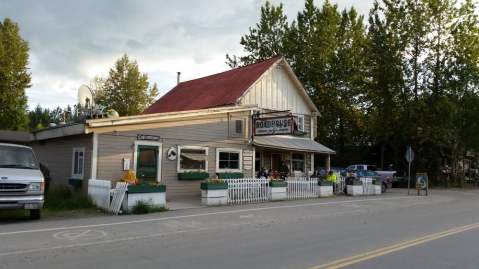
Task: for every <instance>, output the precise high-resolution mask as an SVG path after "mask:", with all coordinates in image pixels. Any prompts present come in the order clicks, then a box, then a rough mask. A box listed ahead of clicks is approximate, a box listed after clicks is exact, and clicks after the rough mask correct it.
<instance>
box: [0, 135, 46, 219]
mask: <svg viewBox="0 0 479 269" xmlns="http://www.w3.org/2000/svg"><path fill="white" fill-rule="evenodd" d="M44 189H45V180H44V178H43V175H42V173H41V171H40V166H39V164H38V161H37V158H36V157H35V154H34V153H33V150H32V148H30V147H27V146H22V145H14V144H3V143H0V210H5V209H25V210H29V211H30V217H31V218H32V219H39V218H40V216H41V209H42V207H43V202H44V196H43V194H44Z"/></svg>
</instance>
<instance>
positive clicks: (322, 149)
mask: <svg viewBox="0 0 479 269" xmlns="http://www.w3.org/2000/svg"><path fill="white" fill-rule="evenodd" d="M253 144H254V145H255V146H260V147H265V148H274V149H282V150H292V151H305V152H315V153H323V154H336V152H335V151H334V150H332V149H330V148H328V147H326V146H324V145H321V144H319V143H318V142H316V141H313V140H311V139H308V138H301V137H293V136H255V137H254V142H253Z"/></svg>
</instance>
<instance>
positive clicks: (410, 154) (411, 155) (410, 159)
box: [405, 146, 414, 195]
mask: <svg viewBox="0 0 479 269" xmlns="http://www.w3.org/2000/svg"><path fill="white" fill-rule="evenodd" d="M405 157H406V161H407V162H408V164H409V170H408V181H407V195H409V190H410V188H411V163H412V162H413V161H414V151H413V150H412V148H411V146H409V147H407V150H406V156H405Z"/></svg>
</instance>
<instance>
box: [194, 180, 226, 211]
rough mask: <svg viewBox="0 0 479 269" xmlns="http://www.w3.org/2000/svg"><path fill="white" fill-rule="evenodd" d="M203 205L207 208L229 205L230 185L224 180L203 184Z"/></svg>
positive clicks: (208, 181) (209, 181)
mask: <svg viewBox="0 0 479 269" xmlns="http://www.w3.org/2000/svg"><path fill="white" fill-rule="evenodd" d="M200 188H201V203H202V204H203V205H207V206H218V205H226V204H227V203H228V183H227V182H226V181H224V180H222V179H208V180H206V181H205V182H202V183H201V186H200Z"/></svg>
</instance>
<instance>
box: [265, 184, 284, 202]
mask: <svg viewBox="0 0 479 269" xmlns="http://www.w3.org/2000/svg"><path fill="white" fill-rule="evenodd" d="M287 187H288V182H286V181H285V180H283V179H271V180H270V181H269V188H270V193H271V201H281V200H286V198H287V192H286V188H287Z"/></svg>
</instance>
